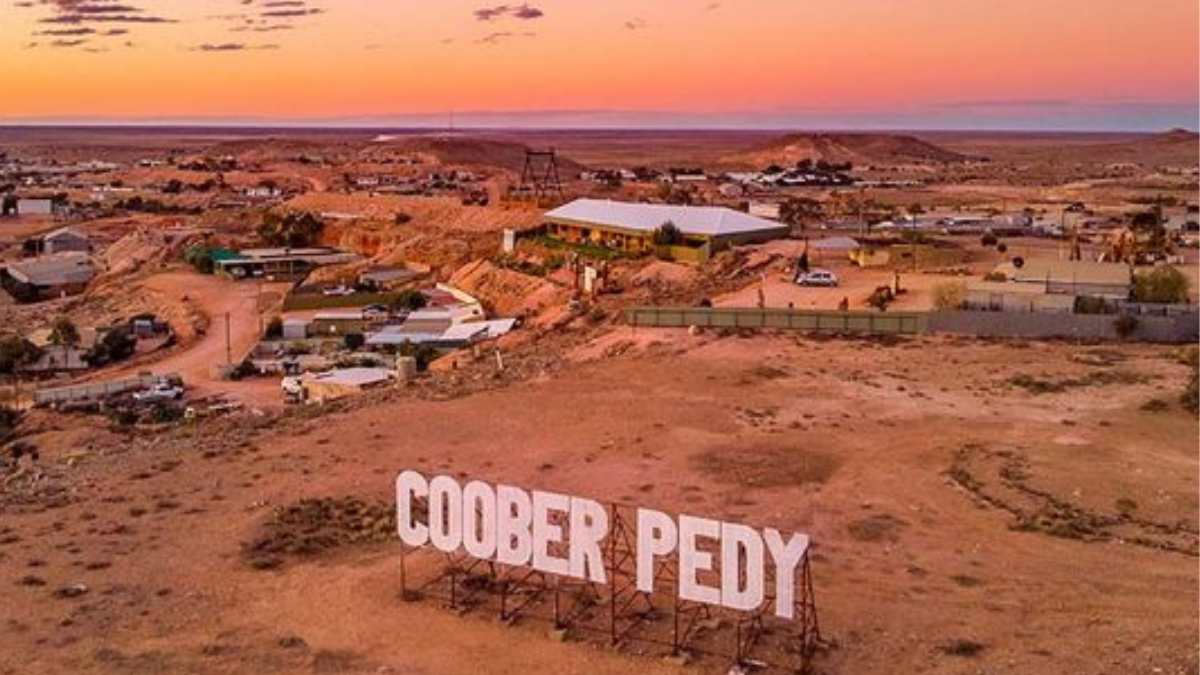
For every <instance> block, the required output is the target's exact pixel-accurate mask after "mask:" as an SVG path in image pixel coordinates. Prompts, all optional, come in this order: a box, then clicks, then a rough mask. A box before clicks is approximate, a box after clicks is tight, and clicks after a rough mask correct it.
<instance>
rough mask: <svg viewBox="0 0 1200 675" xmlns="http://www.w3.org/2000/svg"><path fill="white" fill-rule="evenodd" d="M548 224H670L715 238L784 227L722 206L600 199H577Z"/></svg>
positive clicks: (643, 227)
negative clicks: (640, 202) (555, 221)
mask: <svg viewBox="0 0 1200 675" xmlns="http://www.w3.org/2000/svg"><path fill="white" fill-rule="evenodd" d="M546 218H547V219H550V220H564V221H570V222H573V223H582V224H593V225H602V226H608V227H613V228H619V229H624V230H636V231H638V232H647V233H650V232H654V231H655V230H657V229H658V228H659V227H662V225H663V223H666V222H667V221H670V222H672V223H674V224H675V226H676V227H678V228H679V230H680V231H681V232H683V233H684V234H689V235H701V236H706V237H718V236H727V235H735V234H747V233H751V232H762V231H764V230H776V229H780V228H783V227H786V226H785V225H783V224H781V223H778V222H775V221H773V220H767V219H765V218H759V217H757V216H752V215H750V214H748V213H742V212H741V211H734V210H733V209H727V208H725V207H722V206H675V205H672V204H636V203H632V202H616V201H611V200H604V199H577V200H575V201H573V202H571V203H570V204H565V205H563V206H560V207H559V208H557V209H554V210H553V211H550V212H548V213H547V214H546Z"/></svg>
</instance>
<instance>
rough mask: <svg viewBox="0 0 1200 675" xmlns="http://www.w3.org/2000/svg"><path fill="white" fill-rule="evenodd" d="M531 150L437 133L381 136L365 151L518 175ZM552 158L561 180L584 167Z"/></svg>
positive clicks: (508, 143) (494, 141) (469, 137)
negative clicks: (425, 157) (509, 172)
mask: <svg viewBox="0 0 1200 675" xmlns="http://www.w3.org/2000/svg"><path fill="white" fill-rule="evenodd" d="M531 149H532V148H530V147H529V146H528V145H525V144H523V143H518V142H515V141H507V140H499V139H493V138H484V137H480V136H468V135H460V134H439V135H422V136H397V137H381V138H379V139H376V143H375V145H374V147H372V148H371V149H370V150H369V152H387V153H403V154H416V155H424V156H427V157H430V158H432V159H433V160H434V161H436V162H437V163H439V164H443V165H447V166H475V167H496V168H501V169H507V170H509V171H513V172H516V173H520V172H521V170H522V169H523V168H524V166H525V153H526V151H528V150H531ZM556 159H557V163H558V171H559V174H560V175H561V176H562V177H563V178H564V179H566V178H567V177H569V176H570V175H572V174H575V173H578V172H580V171H583V170H584V169H585V168H586V167H584V166H583V165H582V164H579V163H578V162H575V161H574V160H571V159H569V158H567V157H563V156H562V155H561V154H560V155H559V156H558V157H557V158H556ZM535 166H537V167H540V166H542V164H541V162H539V163H538V164H537V165H535Z"/></svg>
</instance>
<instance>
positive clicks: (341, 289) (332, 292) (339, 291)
mask: <svg viewBox="0 0 1200 675" xmlns="http://www.w3.org/2000/svg"><path fill="white" fill-rule="evenodd" d="M321 295H324V296H325V297H327V298H338V297H344V296H347V295H354V289H353V288H349V287H347V286H345V285H342V286H334V287H333V288H326V289H325V290H323V291H321Z"/></svg>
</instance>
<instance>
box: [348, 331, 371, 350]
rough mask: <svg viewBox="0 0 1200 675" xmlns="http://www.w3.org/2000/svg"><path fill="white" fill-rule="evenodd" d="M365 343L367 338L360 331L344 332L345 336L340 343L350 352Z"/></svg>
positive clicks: (358, 348) (360, 347)
mask: <svg viewBox="0 0 1200 675" xmlns="http://www.w3.org/2000/svg"><path fill="white" fill-rule="evenodd" d="M366 343H367V339H366V338H364V337H363V335H362V333H346V336H345V337H344V338H342V344H343V345H344V346H345V347H346V349H347V350H348V351H352V352H356V351H358V350H360V349H362V347H363V345H365V344H366Z"/></svg>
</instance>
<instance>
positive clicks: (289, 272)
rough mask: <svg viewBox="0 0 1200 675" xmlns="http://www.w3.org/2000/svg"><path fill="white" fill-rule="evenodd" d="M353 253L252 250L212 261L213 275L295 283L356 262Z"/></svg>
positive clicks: (319, 250) (313, 249) (329, 249)
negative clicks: (321, 269)
mask: <svg viewBox="0 0 1200 675" xmlns="http://www.w3.org/2000/svg"><path fill="white" fill-rule="evenodd" d="M359 259H360V258H359V256H358V255H356V254H354V253H347V252H345V251H339V250H337V249H333V248H323V247H310V248H252V249H246V250H243V251H239V252H238V253H235V254H230V255H224V256H221V257H219V258H217V257H214V259H213V265H214V267H215V268H216V271H217V272H219V273H222V274H227V275H229V276H230V277H233V278H234V279H266V280H268V281H297V280H300V279H303V278H305V277H306V276H308V273H309V272H311V271H312V270H314V269H316V268H318V267H322V266H325V265H342V264H345V263H352V262H356V261H358V260H359Z"/></svg>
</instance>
